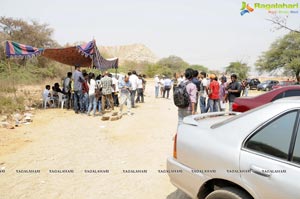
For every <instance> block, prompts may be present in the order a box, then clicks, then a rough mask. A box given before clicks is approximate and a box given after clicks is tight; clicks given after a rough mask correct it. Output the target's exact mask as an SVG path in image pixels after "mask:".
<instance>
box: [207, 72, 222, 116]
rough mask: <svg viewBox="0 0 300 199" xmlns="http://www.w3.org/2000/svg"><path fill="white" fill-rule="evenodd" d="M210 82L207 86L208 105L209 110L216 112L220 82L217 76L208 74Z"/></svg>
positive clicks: (217, 109)
mask: <svg viewBox="0 0 300 199" xmlns="http://www.w3.org/2000/svg"><path fill="white" fill-rule="evenodd" d="M209 78H210V84H209V87H208V92H207V93H208V106H209V110H210V112H218V111H219V92H220V84H219V82H218V81H217V80H218V78H217V77H216V75H215V74H211V75H209Z"/></svg>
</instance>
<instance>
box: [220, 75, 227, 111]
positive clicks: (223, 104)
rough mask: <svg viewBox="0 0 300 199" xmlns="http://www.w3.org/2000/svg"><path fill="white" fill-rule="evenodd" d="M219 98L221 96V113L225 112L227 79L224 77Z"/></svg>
mask: <svg viewBox="0 0 300 199" xmlns="http://www.w3.org/2000/svg"><path fill="white" fill-rule="evenodd" d="M219 96H220V111H225V109H226V106H225V105H226V102H227V99H226V96H227V90H226V77H225V76H222V77H221V84H220V92H219Z"/></svg>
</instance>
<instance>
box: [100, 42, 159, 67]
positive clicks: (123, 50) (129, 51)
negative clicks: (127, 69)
mask: <svg viewBox="0 0 300 199" xmlns="http://www.w3.org/2000/svg"><path fill="white" fill-rule="evenodd" d="M99 50H100V53H102V54H103V55H105V56H107V58H109V57H111V58H112V57H118V58H119V62H120V64H122V63H124V62H125V61H135V62H144V61H146V62H150V63H155V62H156V61H158V58H157V57H156V56H155V54H154V53H153V52H152V51H151V50H150V49H149V48H148V47H147V46H145V45H144V44H131V45H124V46H100V47H99Z"/></svg>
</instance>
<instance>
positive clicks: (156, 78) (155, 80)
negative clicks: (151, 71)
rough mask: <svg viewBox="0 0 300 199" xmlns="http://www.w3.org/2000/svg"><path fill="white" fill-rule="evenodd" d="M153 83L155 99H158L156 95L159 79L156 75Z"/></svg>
mask: <svg viewBox="0 0 300 199" xmlns="http://www.w3.org/2000/svg"><path fill="white" fill-rule="evenodd" d="M154 82H155V98H158V93H159V78H158V75H155V78H154Z"/></svg>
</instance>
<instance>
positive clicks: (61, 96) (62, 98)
mask: <svg viewBox="0 0 300 199" xmlns="http://www.w3.org/2000/svg"><path fill="white" fill-rule="evenodd" d="M57 95H58V106H59V105H60V104H61V109H63V108H64V104H65V101H67V100H68V99H67V98H66V96H65V95H64V94H62V93H59V92H58V93H57Z"/></svg>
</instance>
